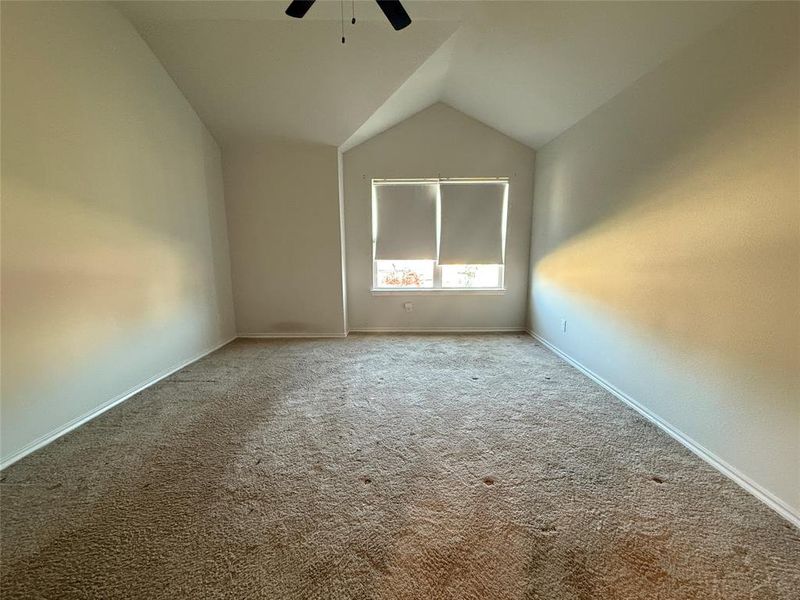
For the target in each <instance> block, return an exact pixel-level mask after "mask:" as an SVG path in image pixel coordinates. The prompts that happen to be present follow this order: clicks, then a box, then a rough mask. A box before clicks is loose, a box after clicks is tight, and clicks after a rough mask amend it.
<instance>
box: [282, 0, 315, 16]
mask: <svg viewBox="0 0 800 600" xmlns="http://www.w3.org/2000/svg"><path fill="white" fill-rule="evenodd" d="M314 2H316V0H292V3H291V4H290V5H289V8H287V9H286V14H287V15H289V16H290V17H294V18H295V19H302V18H303V17H305V16H306V13H307V12H308V9H309V8H311V5H312V4H314Z"/></svg>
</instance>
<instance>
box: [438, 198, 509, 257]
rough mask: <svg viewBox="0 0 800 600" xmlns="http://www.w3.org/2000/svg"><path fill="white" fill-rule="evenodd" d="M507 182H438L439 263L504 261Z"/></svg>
mask: <svg viewBox="0 0 800 600" xmlns="http://www.w3.org/2000/svg"><path fill="white" fill-rule="evenodd" d="M506 185H507V184H506V183H505V182H480V183H475V182H470V183H446V182H442V183H441V195H442V204H441V211H442V212H441V239H440V245H439V264H440V265H500V264H503V204H504V202H505V191H506Z"/></svg>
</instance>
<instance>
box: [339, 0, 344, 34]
mask: <svg viewBox="0 0 800 600" xmlns="http://www.w3.org/2000/svg"><path fill="white" fill-rule="evenodd" d="M339 7H340V8H341V9H342V43H343V44H344V0H339Z"/></svg>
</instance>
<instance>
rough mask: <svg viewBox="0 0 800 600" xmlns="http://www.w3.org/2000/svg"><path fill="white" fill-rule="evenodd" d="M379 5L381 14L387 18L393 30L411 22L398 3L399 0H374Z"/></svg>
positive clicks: (398, 29) (406, 25)
mask: <svg viewBox="0 0 800 600" xmlns="http://www.w3.org/2000/svg"><path fill="white" fill-rule="evenodd" d="M375 1H376V2H377V3H378V6H380V7H381V10H382V11H383V14H385V15H386V18H387V19H389V23H391V24H392V27H394V29H395V31H400V30H401V29H403V28H404V27H408V26H409V25H410V24H411V17H409V16H408V13H407V12H406V9H405V8H403V5H402V4H400V0H375Z"/></svg>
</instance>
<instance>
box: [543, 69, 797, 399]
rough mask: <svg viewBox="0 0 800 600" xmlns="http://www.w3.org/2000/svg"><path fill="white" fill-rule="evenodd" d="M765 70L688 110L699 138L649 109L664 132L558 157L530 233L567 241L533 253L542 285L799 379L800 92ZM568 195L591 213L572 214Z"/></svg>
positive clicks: (713, 353)
mask: <svg viewBox="0 0 800 600" xmlns="http://www.w3.org/2000/svg"><path fill="white" fill-rule="evenodd" d="M766 75H767V77H765V76H764V74H762V76H761V77H758V78H757V79H758V81H756V82H754V83H753V84H752V85H748V86H745V89H744V90H743V93H740V94H738V97H737V95H736V94H731V95H726V96H725V97H726V99H727V100H728V106H717V105H714V104H712V103H709V102H708V101H707V99H708V97H709V96H712V95H713V94H705V95H704V98H698V102H697V104H696V105H694V106H693V107H692V108H691V109H690V111H689V112H690V113H691V114H689V115H688V116H687V115H683V116H684V117H685V118H686V120H687V121H688V122H689V124H690V126H691V129H690V130H692V131H694V132H696V135H694V136H676V135H670V130H671V128H672V127H673V126H674V125H675V124H676V123H673V122H670V119H672V120H673V121H674V120H675V117H674V116H673V115H662V116H659V115H657V114H653V115H650V116H649V117H648V118H652V119H659V118H660V119H661V122H660V124H659V125H656V126H655V127H657V130H656V132H655V135H653V134H652V131H650V132H647V137H645V136H644V135H642V133H641V132H639V131H631V130H625V129H624V128H619V127H617V128H616V129H613V128H612V129H613V131H612V132H611V133H608V135H606V132H601V134H602V137H600V136H596V137H594V138H593V139H595V140H596V139H598V137H599V139H604V140H606V139H609V144H608V145H606V144H605V143H604V146H606V147H604V148H595V149H594V152H592V153H591V155H588V154H587V153H584V154H583V155H582V157H581V156H579V157H577V158H573V157H572V156H570V157H569V158H568V159H567V160H566V162H565V161H562V160H560V159H559V162H558V163H554V164H553V165H552V167H551V168H552V174H551V175H550V178H549V179H548V180H547V181H545V182H539V183H540V185H541V186H542V187H541V188H540V189H537V193H538V194H539V195H540V196H542V197H544V198H547V202H548V213H547V214H546V215H543V221H544V223H543V224H541V225H539V227H537V232H535V234H534V238H535V237H536V235H537V234H540V233H541V234H542V237H544V238H547V237H548V236H550V238H551V239H545V240H544V241H542V240H541V239H540V240H539V242H540V244H550V245H551V246H552V245H555V244H557V245H555V247H553V248H551V249H550V250H549V251H548V252H546V253H545V252H538V253H537V255H538V256H540V257H541V258H540V259H539V261H538V262H537V264H536V266H535V269H534V274H533V276H534V282H533V285H534V287H535V289H537V290H540V291H545V290H546V288H547V286H556V287H558V288H561V289H562V290H564V291H567V292H570V293H572V294H573V295H575V296H579V297H581V298H583V299H585V300H590V301H592V302H595V303H597V304H599V305H602V306H604V307H606V308H608V309H610V310H612V311H615V312H617V313H619V315H621V316H623V317H624V318H625V319H627V320H630V321H632V322H633V324H634V325H639V326H642V327H645V328H647V329H648V330H650V331H651V332H653V333H656V334H657V335H658V336H659V337H661V338H666V339H670V340H673V341H675V342H677V343H679V344H690V345H692V346H693V347H694V348H695V349H699V350H700V351H702V352H703V353H704V354H705V355H706V356H707V357H708V358H710V359H713V360H715V361H722V362H726V363H733V364H734V365H735V366H737V367H742V366H744V367H747V368H749V369H753V368H756V369H760V370H766V371H768V372H770V373H771V374H772V375H777V376H780V377H782V378H785V379H784V381H788V380H790V379H791V378H794V380H795V383H794V384H793V385H797V382H796V379H797V373H798V372H800V335H799V333H800V332H799V331H798V325H797V324H798V323H800V262H799V257H800V202H799V201H798V198H800V181H798V176H797V173H798V172H800V171H798V164H800V161H799V160H798V137H797V131H798V127H799V126H800V117H799V116H798V111H797V98H798V93H797V91H798V86H797V77H796V76H795V77H792V76H786V74H785V73H784V72H781V71H779V70H775V69H773V70H772V72H771V73H767V74H766ZM765 79H766V80H765ZM709 85H713V82H712V83H710V84H709ZM704 102H705V106H703V103H704ZM637 106H638V105H637ZM630 109H631V111H630V112H634V111H636V110H639V111H641V109H639V108H634V106H633V105H630ZM603 110H605V109H601V111H603ZM645 110H656V108H653V109H645ZM628 114H630V113H628ZM641 118H642V116H641V115H637V116H636V117H634V119H633V120H631V121H628V120H626V122H632V123H637V122H640V119H641ZM653 122H654V123H658V121H657V120H656V121H653ZM677 124H679V125H680V126H681V127H682V130H684V131H685V130H687V129H686V123H685V122H684V123H683V124H681V123H680V122H677ZM617 125H619V123H617ZM595 133H596V132H594V131H591V132H590V135H594V134H595ZM567 135H568V136H569V135H570V134H569V133H568V134H567ZM609 136H610V138H609ZM555 143H556V144H557V143H559V142H558V141H557V142H555ZM612 146H613V147H612ZM605 154H607V155H608V156H605ZM565 156H566V155H565ZM621 156H622V159H620V157H621ZM587 161H594V164H593V165H590V164H587ZM585 171H590V172H593V173H594V174H595V175H596V177H598V178H599V179H602V180H601V181H599V182H598V181H597V179H592V177H591V176H586V175H584V172H585ZM598 173H600V174H602V175H597V174H598ZM572 203H577V204H580V207H581V209H583V208H584V207H585V209H586V210H585V211H580V214H577V215H576V214H573V215H568V214H567V212H568V211H569V210H573V209H574V204H572ZM571 204H572V207H571ZM609 205H611V206H610V210H609ZM603 213H605V214H603ZM569 219H571V225H572V230H571V231H570V230H568V229H569V226H570V225H569V224H568V220H569ZM576 222H577V225H576ZM554 237H560V238H561V240H563V241H560V240H558V239H554ZM559 242H560V243H559ZM762 372H763V371H762Z"/></svg>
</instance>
